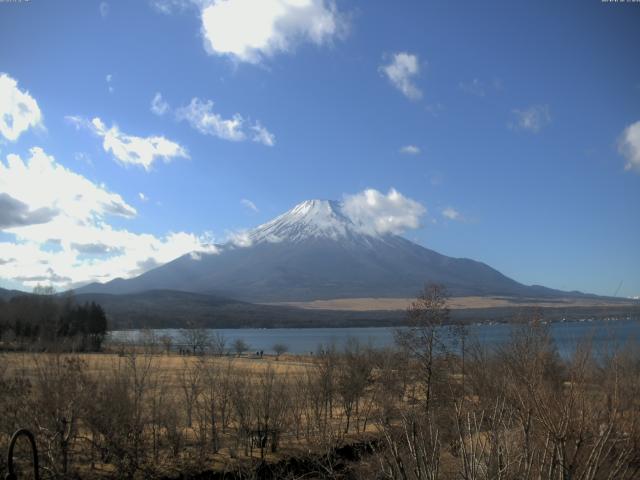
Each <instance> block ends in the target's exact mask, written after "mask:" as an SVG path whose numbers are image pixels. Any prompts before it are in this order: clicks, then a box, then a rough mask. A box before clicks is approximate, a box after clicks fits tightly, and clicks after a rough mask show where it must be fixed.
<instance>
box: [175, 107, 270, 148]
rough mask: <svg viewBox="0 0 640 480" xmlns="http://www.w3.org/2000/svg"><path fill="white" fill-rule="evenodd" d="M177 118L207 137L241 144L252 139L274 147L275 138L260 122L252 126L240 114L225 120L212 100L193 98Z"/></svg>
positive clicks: (177, 112)
mask: <svg viewBox="0 0 640 480" xmlns="http://www.w3.org/2000/svg"><path fill="white" fill-rule="evenodd" d="M176 118H178V120H184V121H186V122H188V123H189V125H191V126H192V127H193V128H195V129H196V130H198V131H199V132H200V133H202V134H205V135H212V136H214V137H218V138H221V139H223V140H231V141H234V142H240V141H244V140H247V138H251V140H253V141H255V142H259V143H262V144H263V145H266V146H269V147H272V146H273V145H275V136H274V135H273V134H272V133H271V132H269V131H268V130H267V129H266V128H265V127H264V126H262V125H261V124H260V123H259V122H256V123H254V124H253V125H250V124H249V122H248V121H247V120H245V119H244V117H243V116H242V115H240V114H239V113H236V114H234V115H233V116H232V117H231V118H224V117H222V115H220V114H219V113H216V112H214V111H213V102H212V101H211V100H201V99H199V98H193V99H192V100H191V103H189V105H186V106H184V107H180V108H178V109H177V110H176Z"/></svg>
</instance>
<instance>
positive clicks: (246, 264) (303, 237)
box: [78, 200, 578, 302]
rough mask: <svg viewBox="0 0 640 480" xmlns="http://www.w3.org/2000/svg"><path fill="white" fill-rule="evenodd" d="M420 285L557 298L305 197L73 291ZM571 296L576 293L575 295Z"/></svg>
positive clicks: (354, 289) (244, 296)
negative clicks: (144, 266)
mask: <svg viewBox="0 0 640 480" xmlns="http://www.w3.org/2000/svg"><path fill="white" fill-rule="evenodd" d="M426 282H437V283H440V284H443V285H445V286H446V287H447V288H448V290H449V293H450V294H452V295H456V296H458V295H509V296H538V297H540V296H556V295H566V292H559V291H555V290H551V289H547V288H544V287H538V286H525V285H522V284H521V283H518V282H516V281H515V280H512V279H510V278H508V277H506V276H505V275H503V274H501V273H500V272H498V271H497V270H495V269H493V268H491V267H489V266H488V265H486V264H484V263H481V262H477V261H474V260H470V259H466V258H452V257H447V256H445V255H441V254H439V253H437V252H434V251H433V250H429V249H427V248H424V247H422V246H420V245H417V244H415V243H413V242H410V241H409V240H406V239H405V238H402V237H400V236H398V235H393V234H377V233H375V232H371V231H369V230H367V229H365V228H363V226H361V225H359V224H356V223H354V222H353V221H352V220H351V219H350V218H349V217H348V216H347V215H346V214H345V213H344V211H343V207H342V204H340V203H338V202H334V201H326V200H310V201H306V202H303V203H301V204H299V205H297V206H295V207H294V208H293V209H291V210H290V211H288V212H286V213H285V214H283V215H280V216H279V217H277V218H275V219H274V220H272V221H270V222H268V223H265V224H264V225H261V226H259V227H257V228H255V229H254V230H251V231H249V232H248V233H247V234H246V235H245V236H244V237H243V238H242V240H241V241H240V242H238V241H235V242H229V243H226V244H223V245H218V246H217V252H216V253H199V252H198V253H196V252H194V253H192V254H188V255H184V256H182V257H180V258H177V259H175V260H173V261H172V262H169V263H167V264H165V265H163V266H160V267H158V268H155V269H153V270H150V271H148V272H146V273H144V274H142V275H140V276H138V277H136V278H132V279H128V280H125V279H116V280H113V281H111V282H108V283H106V284H95V283H94V284H90V285H87V286H85V287H83V288H81V289H79V290H78V293H89V292H93V293H110V294H125V293H136V292H143V291H146V290H154V289H171V290H181V291H185V292H196V293H207V294H211V293H215V294H218V295H223V296H228V297H233V298H237V299H241V300H246V301H251V302H274V301H294V300H313V299H332V298H350V297H412V296H415V294H416V293H417V292H418V291H419V289H420V288H421V286H422V285H424V284H425V283H426ZM576 294H578V293H576Z"/></svg>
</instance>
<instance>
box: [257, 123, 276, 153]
mask: <svg viewBox="0 0 640 480" xmlns="http://www.w3.org/2000/svg"><path fill="white" fill-rule="evenodd" d="M251 130H253V138H252V140H253V141H254V142H258V143H262V144H263V145H266V146H267V147H273V146H274V145H275V144H276V136H275V135H274V134H273V133H271V132H270V131H269V130H267V129H266V128H265V127H263V126H262V125H260V123H259V122H258V123H256V124H255V125H253V126H252V127H251Z"/></svg>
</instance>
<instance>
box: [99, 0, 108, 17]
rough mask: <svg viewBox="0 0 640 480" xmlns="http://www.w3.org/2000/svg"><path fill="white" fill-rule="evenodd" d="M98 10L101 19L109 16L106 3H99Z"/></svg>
mask: <svg viewBox="0 0 640 480" xmlns="http://www.w3.org/2000/svg"><path fill="white" fill-rule="evenodd" d="M98 8H99V10H100V16H101V17H102V18H107V16H108V15H109V4H108V3H107V2H100V6H99V7H98Z"/></svg>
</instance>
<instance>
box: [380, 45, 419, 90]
mask: <svg viewBox="0 0 640 480" xmlns="http://www.w3.org/2000/svg"><path fill="white" fill-rule="evenodd" d="M379 70H380V71H381V72H382V73H383V74H384V75H385V76H386V77H387V79H388V80H389V81H390V82H391V84H392V85H393V86H394V87H396V88H397V89H398V90H400V91H401V92H402V93H403V95H404V96H405V97H407V98H409V99H410V100H419V99H421V98H422V91H421V90H420V89H419V88H418V87H417V85H416V84H415V80H416V78H417V77H418V76H419V74H420V63H419V61H418V56H417V55H414V54H411V53H407V52H399V53H394V54H393V55H392V56H391V61H390V62H389V63H387V64H384V65H381V66H380V67H379Z"/></svg>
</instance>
